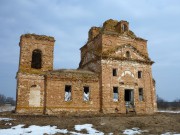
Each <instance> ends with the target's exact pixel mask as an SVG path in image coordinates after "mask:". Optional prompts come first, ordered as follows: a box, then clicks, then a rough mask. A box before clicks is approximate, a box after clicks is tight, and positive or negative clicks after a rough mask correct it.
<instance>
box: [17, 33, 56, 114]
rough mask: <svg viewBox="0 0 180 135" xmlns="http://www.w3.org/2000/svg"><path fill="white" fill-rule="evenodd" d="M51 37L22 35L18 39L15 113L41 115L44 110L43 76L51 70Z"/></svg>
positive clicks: (52, 50) (52, 48)
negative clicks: (18, 56)
mask: <svg viewBox="0 0 180 135" xmlns="http://www.w3.org/2000/svg"><path fill="white" fill-rule="evenodd" d="M54 42H55V39H54V38H53V37H49V36H44V35H36V34H24V35H21V37H20V43H19V46H20V58H19V69H18V72H17V76H16V79H17V95H16V101H17V102H16V112H17V113H26V112H28V113H31V112H33V113H42V112H43V109H44V88H45V86H44V83H45V82H44V74H45V72H46V71H49V70H53V52H54Z"/></svg>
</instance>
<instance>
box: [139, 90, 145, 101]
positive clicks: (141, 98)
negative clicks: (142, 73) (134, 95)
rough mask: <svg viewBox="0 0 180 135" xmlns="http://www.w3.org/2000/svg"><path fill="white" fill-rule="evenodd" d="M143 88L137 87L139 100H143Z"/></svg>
mask: <svg viewBox="0 0 180 135" xmlns="http://www.w3.org/2000/svg"><path fill="white" fill-rule="evenodd" d="M143 100H144V99H143V88H139V101H143Z"/></svg>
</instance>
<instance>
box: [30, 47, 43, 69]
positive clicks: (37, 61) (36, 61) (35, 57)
mask: <svg viewBox="0 0 180 135" xmlns="http://www.w3.org/2000/svg"><path fill="white" fill-rule="evenodd" d="M41 67H42V52H41V50H38V49H36V50H34V51H33V52H32V62H31V68H35V69H41Z"/></svg>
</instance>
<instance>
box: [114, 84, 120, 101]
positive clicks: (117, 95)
mask: <svg viewBox="0 0 180 135" xmlns="http://www.w3.org/2000/svg"><path fill="white" fill-rule="evenodd" d="M118 100H119V94H118V87H113V101H115V102H117V101H118Z"/></svg>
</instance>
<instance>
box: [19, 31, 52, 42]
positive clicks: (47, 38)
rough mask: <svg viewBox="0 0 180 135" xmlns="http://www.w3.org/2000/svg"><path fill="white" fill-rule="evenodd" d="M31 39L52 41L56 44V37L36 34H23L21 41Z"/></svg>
mask: <svg viewBox="0 0 180 135" xmlns="http://www.w3.org/2000/svg"><path fill="white" fill-rule="evenodd" d="M23 37H24V38H31V39H36V40H47V41H51V42H55V39H54V37H51V36H46V35H36V34H29V33H28V34H23V35H21V39H22V38H23Z"/></svg>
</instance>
